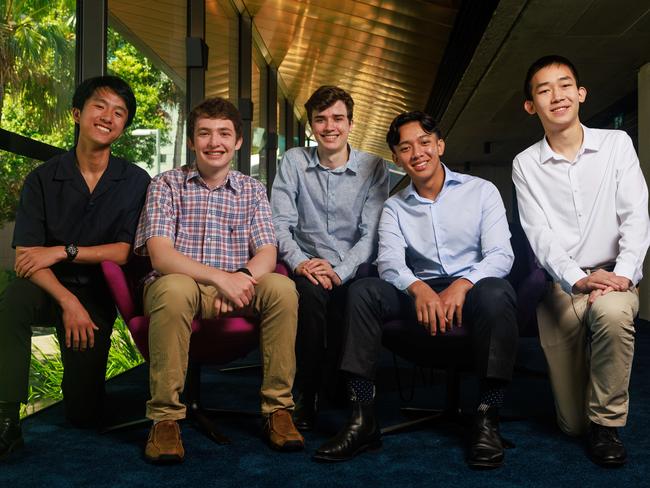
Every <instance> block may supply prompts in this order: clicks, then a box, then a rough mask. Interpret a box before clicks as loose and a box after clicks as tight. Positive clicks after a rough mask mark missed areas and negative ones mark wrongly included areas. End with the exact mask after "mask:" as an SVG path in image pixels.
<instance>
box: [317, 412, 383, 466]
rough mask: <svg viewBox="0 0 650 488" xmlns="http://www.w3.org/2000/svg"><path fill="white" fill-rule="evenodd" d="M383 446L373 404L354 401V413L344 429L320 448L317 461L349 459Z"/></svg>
mask: <svg viewBox="0 0 650 488" xmlns="http://www.w3.org/2000/svg"><path fill="white" fill-rule="evenodd" d="M380 447H381V432H380V431H379V426H378V425H377V420H376V419H375V412H374V409H373V406H372V405H361V404H360V403H359V402H353V403H352V415H351V416H350V418H349V419H348V422H347V424H346V425H345V427H343V429H342V430H341V431H340V432H339V433H338V434H336V435H335V436H334V437H332V438H331V439H330V440H328V441H327V442H325V444H323V445H322V446H320V447H319V448H318V450H317V451H316V454H314V456H313V458H314V460H315V461H327V462H337V461H348V460H350V459H352V458H353V457H354V456H356V455H357V454H361V453H362V452H363V451H367V450H375V449H379V448H380Z"/></svg>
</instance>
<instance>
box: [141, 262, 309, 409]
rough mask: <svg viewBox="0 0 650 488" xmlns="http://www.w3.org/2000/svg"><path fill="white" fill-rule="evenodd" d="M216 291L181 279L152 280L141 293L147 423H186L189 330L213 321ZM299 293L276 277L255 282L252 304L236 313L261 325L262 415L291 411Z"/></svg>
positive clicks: (177, 276) (174, 276)
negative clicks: (145, 320)
mask: <svg viewBox="0 0 650 488" xmlns="http://www.w3.org/2000/svg"><path fill="white" fill-rule="evenodd" d="M216 292H217V291H216V288H214V287H213V286H207V285H202V284H198V283H197V282H196V281H194V280H193V279H192V278H190V277H189V276H186V275H182V274H170V275H165V276H162V277H160V278H158V279H156V280H155V281H154V282H152V283H150V284H148V285H147V286H146V287H145V290H144V311H145V314H146V315H148V316H149V388H150V390H151V399H150V400H149V401H148V402H147V417H148V418H150V419H152V420H179V419H182V418H185V405H184V404H183V403H182V402H181V401H180V394H181V393H182V391H183V387H184V386H185V375H186V373H187V363H188V352H189V347H190V335H191V332H192V330H191V324H192V319H193V318H194V317H197V316H199V317H201V318H206V319H209V318H213V317H214V309H213V304H214V297H215V294H216ZM297 313H298V293H297V292H296V288H295V285H294V283H293V281H292V280H291V279H289V278H287V277H286V276H282V275H279V274H276V273H268V274H265V275H264V276H263V277H262V278H260V279H259V280H258V284H257V286H256V287H255V296H254V298H253V301H252V303H251V304H250V305H249V306H248V307H246V308H245V309H243V310H239V311H237V312H236V314H237V315H238V316H249V317H254V318H257V319H259V321H260V350H261V354H262V367H263V379H262V387H261V390H260V395H261V397H262V413H263V414H264V415H268V414H271V413H272V412H274V411H276V410H279V409H283V408H287V409H293V406H294V404H293V397H292V395H291V388H292V386H293V378H294V375H295V370H296V357H295V339H296V327H297V325H296V324H297Z"/></svg>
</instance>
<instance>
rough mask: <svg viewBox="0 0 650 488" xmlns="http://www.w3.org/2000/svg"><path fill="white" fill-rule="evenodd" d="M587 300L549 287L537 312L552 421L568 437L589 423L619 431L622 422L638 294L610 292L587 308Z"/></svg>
mask: <svg viewBox="0 0 650 488" xmlns="http://www.w3.org/2000/svg"><path fill="white" fill-rule="evenodd" d="M588 298H589V296H588V295H585V294H579V295H570V294H568V293H566V292H565V291H563V290H562V288H561V287H560V285H559V284H557V283H553V284H549V289H548V290H547V293H546V294H545V296H544V298H543V300H542V302H541V303H540V304H539V305H538V307H537V321H538V324H539V337H540V341H541V344H542V348H543V349H544V354H545V355H546V360H547V362H548V367H549V374H550V378H551V387H552V389H553V395H554V397H555V409H556V413H557V421H558V424H559V426H560V428H561V429H562V430H563V431H564V432H566V433H567V434H569V435H580V434H583V433H585V432H586V428H587V426H588V425H589V421H593V422H594V423H596V424H600V425H604V426H608V427H622V426H624V425H625V422H626V420H627V412H628V385H629V383H630V371H631V368H632V358H633V355H634V323H633V321H634V317H635V316H636V314H637V312H638V310H639V297H638V292H637V291H636V289H635V290H634V291H625V292H610V293H608V294H607V295H604V296H601V297H599V298H598V299H596V301H595V302H594V303H593V304H592V305H591V306H590V307H588V306H587V305H588Z"/></svg>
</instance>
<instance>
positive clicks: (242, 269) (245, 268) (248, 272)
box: [235, 267, 253, 277]
mask: <svg viewBox="0 0 650 488" xmlns="http://www.w3.org/2000/svg"><path fill="white" fill-rule="evenodd" d="M235 273H244V274H247V275H248V276H251V277H252V276H253V273H251V270H250V269H248V268H247V267H243V268H239V269H237V270H235Z"/></svg>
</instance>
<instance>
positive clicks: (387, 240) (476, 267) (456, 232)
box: [377, 166, 514, 290]
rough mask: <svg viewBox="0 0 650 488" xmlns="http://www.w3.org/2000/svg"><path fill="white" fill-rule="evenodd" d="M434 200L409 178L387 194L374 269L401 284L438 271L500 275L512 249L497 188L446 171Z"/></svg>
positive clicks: (474, 278) (472, 277)
mask: <svg viewBox="0 0 650 488" xmlns="http://www.w3.org/2000/svg"><path fill="white" fill-rule="evenodd" d="M444 168H445V181H444V184H443V186H442V190H441V191H440V194H439V195H438V197H437V198H436V199H435V200H429V199H428V198H423V197H421V196H420V195H418V193H417V191H416V190H415V187H414V186H413V184H412V183H411V184H410V185H409V186H408V187H406V188H405V189H404V190H402V191H401V192H399V193H398V194H397V195H395V196H393V197H391V198H390V199H388V200H387V201H386V203H385V205H384V210H383V212H382V215H381V220H380V222H379V256H378V258H377V264H378V266H379V274H380V276H381V278H382V279H383V280H386V281H388V282H389V283H391V284H392V285H394V286H395V287H396V288H398V289H400V290H406V289H407V288H408V287H409V286H410V285H411V284H412V283H414V282H415V281H417V280H423V281H424V280H429V279H433V278H441V277H447V276H451V277H459V278H466V279H467V280H469V281H471V282H472V283H476V282H477V281H479V280H480V279H482V278H487V277H490V276H491V277H497V278H502V277H504V276H506V275H507V274H508V272H509V271H510V268H511V267H512V262H513V260H514V255H513V253H512V247H511V246H510V230H509V229H508V221H507V219H506V212H505V208H504V207H503V201H502V200H501V196H500V195H499V191H498V190H497V189H496V187H495V186H494V185H493V184H492V183H490V182H489V181H486V180H483V179H481V178H477V177H475V176H469V175H465V174H461V173H456V172H454V171H451V170H450V169H448V168H447V167H446V166H445V167H444Z"/></svg>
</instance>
